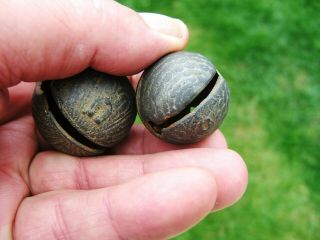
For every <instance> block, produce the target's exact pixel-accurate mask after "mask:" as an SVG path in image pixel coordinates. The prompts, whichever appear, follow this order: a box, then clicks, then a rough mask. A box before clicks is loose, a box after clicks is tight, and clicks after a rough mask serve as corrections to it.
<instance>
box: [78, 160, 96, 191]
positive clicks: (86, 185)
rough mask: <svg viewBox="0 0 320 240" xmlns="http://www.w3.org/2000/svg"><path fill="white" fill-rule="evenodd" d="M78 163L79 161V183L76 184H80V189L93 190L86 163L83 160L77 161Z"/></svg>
mask: <svg viewBox="0 0 320 240" xmlns="http://www.w3.org/2000/svg"><path fill="white" fill-rule="evenodd" d="M76 161H78V168H77V171H76V176H78V177H76V178H77V179H78V181H76V182H78V185H79V189H85V190H87V189H92V188H91V184H90V180H89V176H88V171H87V167H86V165H85V162H86V161H85V160H84V161H83V160H82V159H76Z"/></svg>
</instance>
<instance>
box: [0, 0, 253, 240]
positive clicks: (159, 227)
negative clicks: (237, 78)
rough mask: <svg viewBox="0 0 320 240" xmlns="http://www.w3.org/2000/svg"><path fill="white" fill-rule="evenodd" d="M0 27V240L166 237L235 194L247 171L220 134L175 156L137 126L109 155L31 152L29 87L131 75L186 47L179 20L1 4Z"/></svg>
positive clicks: (67, 6) (65, 4)
mask: <svg viewBox="0 0 320 240" xmlns="http://www.w3.org/2000/svg"><path fill="white" fill-rule="evenodd" d="M0 22H1V25H0V33H1V34H0V123H1V125H0V149H1V150H0V151H1V154H0V239H17V240H19V239H23V240H28V239H32V240H36V239H77V240H78V239H91V240H94V239H108V240H109V239H111V240H113V239H148V240H150V239H164V238H168V237H171V236H174V235H177V234H179V233H181V232H183V231H185V230H186V229H188V228H190V227H191V226H193V225H194V224H196V223H197V222H199V221H200V220H201V219H202V218H203V217H205V216H206V215H207V214H208V213H210V212H212V211H217V210H219V209H222V208H225V207H227V206H230V205H231V204H233V203H234V202H235V201H237V200H238V199H239V198H240V197H241V196H242V194H243V193H244V191H245V188H246V185H247V170H246V167H245V164H244V162H243V160H242V159H241V157H240V156H239V155H238V154H236V153H235V152H233V151H231V150H228V149H227V144H226V141H225V139H224V137H223V135H222V133H221V132H220V131H216V132H215V133H214V134H213V135H212V136H211V137H209V138H208V139H206V140H205V141H202V142H201V143H197V144H194V145H190V146H184V147H181V146H174V145H170V144H167V143H164V142H161V141H160V140H158V139H156V138H155V137H153V136H152V135H150V134H149V133H148V132H147V131H146V130H145V129H144V128H143V127H142V126H134V127H133V129H132V131H131V134H130V136H129V137H128V138H127V139H126V141H125V142H123V143H122V144H121V145H120V146H119V147H117V148H116V149H115V150H114V151H115V152H116V154H117V155H112V156H102V157H95V158H83V159H79V158H76V157H72V156H67V155H65V154H62V153H59V152H55V151H49V150H48V151H41V152H40V151H39V149H40V147H39V145H40V143H39V140H38V138H37V136H36V134H35V126H34V122H33V120H32V117H31V114H30V99H31V94H32V91H33V86H34V84H33V83H30V82H34V81H40V80H46V79H59V78H64V77H67V76H70V75H74V74H76V73H78V72H80V71H81V70H83V69H85V68H87V67H88V66H91V67H93V68H95V69H97V70H99V71H103V72H107V73H111V74H116V75H132V74H135V73H138V72H139V71H141V70H143V69H144V68H145V67H146V66H148V65H149V64H151V63H152V62H154V61H155V60H156V59H158V58H159V57H160V56H162V55H164V54H166V53H168V52H171V51H176V50H181V49H182V48H183V47H184V46H185V45H186V43H187V39H188V30H187V28H186V27H185V25H184V24H183V23H182V22H181V21H178V20H174V19H171V18H168V17H164V16H162V15H155V14H141V15H140V14H138V13H135V12H133V11H132V10H130V9H128V8H126V7H124V6H121V5H119V4H118V3H116V2H115V1H107V0H91V1H89V0H69V1H58V0H43V1H37V0H25V1H15V0H10V1H9V0H8V1H2V2H1V3H0ZM132 81H133V84H135V83H136V78H134V77H133V78H132ZM8 89H9V90H8ZM9 95H10V98H9ZM173 150H175V151H173Z"/></svg>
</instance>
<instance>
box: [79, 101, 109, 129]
mask: <svg viewBox="0 0 320 240" xmlns="http://www.w3.org/2000/svg"><path fill="white" fill-rule="evenodd" d="M111 112H112V105H111V101H110V99H109V98H98V99H96V100H94V101H93V102H92V103H91V104H90V105H89V106H88V108H86V109H84V110H83V111H82V113H83V114H86V115H87V116H88V117H90V118H92V120H93V121H94V122H95V123H96V124H101V123H102V122H104V121H105V120H107V119H108V118H109V116H110V115H111Z"/></svg>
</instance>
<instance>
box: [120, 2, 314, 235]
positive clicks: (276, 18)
mask: <svg viewBox="0 0 320 240" xmlns="http://www.w3.org/2000/svg"><path fill="white" fill-rule="evenodd" d="M120 2H122V3H124V4H126V5H127V6H130V7H132V8H134V9H135V10H137V11H151V12H158V13H163V14H167V15H170V16H174V17H177V18H180V19H182V20H184V21H185V22H186V23H187V25H188V26H189V29H190V34H191V36H190V44H189V46H188V48H187V49H188V50H190V51H197V52H200V53H202V54H204V55H206V56H207V57H209V58H210V59H211V60H212V61H213V62H214V63H215V65H216V66H217V68H218V69H219V70H220V72H221V73H222V74H223V75H224V77H225V78H226V79H227V80H228V83H229V86H230V89H231V97H232V98H231V106H230V110H229V114H228V116H227V118H226V120H225V122H224V124H223V126H222V130H223V131H224V133H225V135H226V136H227V138H228V141H229V145H230V147H231V148H233V149H235V150H236V151H238V152H239V153H240V154H241V155H242V156H243V157H244V159H245V160H246V163H247V165H248V168H249V174H250V179H249V186H248V191H247V193H246V194H245V196H244V198H243V199H242V200H241V201H240V202H239V203H238V204H236V205H235V206H233V207H231V208H229V209H226V210H224V211H221V212H218V213H216V214H211V215H210V216H208V217H207V218H206V219H205V220H204V221H203V222H202V223H201V224H199V225H197V226H196V227H195V228H193V229H191V230H190V231H188V232H186V233H184V234H183V235H181V236H179V237H177V238H175V239H177V240H186V239H216V240H217V239H228V240H229V239H240V240H241V239H246V240H250V239H255V240H256V239H266V240H270V239H281V240H301V239H303V240H309V239H315V240H316V239H320V107H319V105H320V17H319V12H320V1H317V0H314V1H313V0H309V1H308V0H292V1H291V0H283V1H280V0H279V1H276V0H274V1H269V0H260V1H256V0H241V1H240V0H197V1H194V0H184V1H181V0H161V1H153V0H135V1H134V0H122V1H120Z"/></svg>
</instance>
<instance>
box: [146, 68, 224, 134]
mask: <svg viewBox="0 0 320 240" xmlns="http://www.w3.org/2000/svg"><path fill="white" fill-rule="evenodd" d="M218 78H219V74H218V72H216V73H215V75H214V76H213V77H212V79H211V80H210V82H209V83H208V85H207V86H206V87H205V88H204V89H203V90H202V91H201V92H200V93H199V95H198V96H197V97H196V98H195V99H193V100H192V102H191V103H189V104H188V105H187V106H186V107H185V108H184V109H183V110H182V111H181V112H180V113H178V114H177V115H175V116H172V117H170V118H168V119H167V120H166V121H165V122H164V123H161V124H155V123H154V122H152V121H149V122H148V124H149V125H150V126H151V127H152V128H153V130H154V131H155V132H156V133H157V134H160V135H161V133H162V129H164V128H167V127H169V126H170V125H172V124H173V123H175V122H177V121H179V120H180V119H182V118H183V117H185V116H186V115H188V114H189V113H192V112H193V111H195V109H196V107H197V106H198V105H199V104H200V103H201V102H202V101H203V100H205V99H206V98H207V97H208V96H209V94H210V92H211V91H212V90H213V88H214V86H215V85H216V83H217V80H218Z"/></svg>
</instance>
